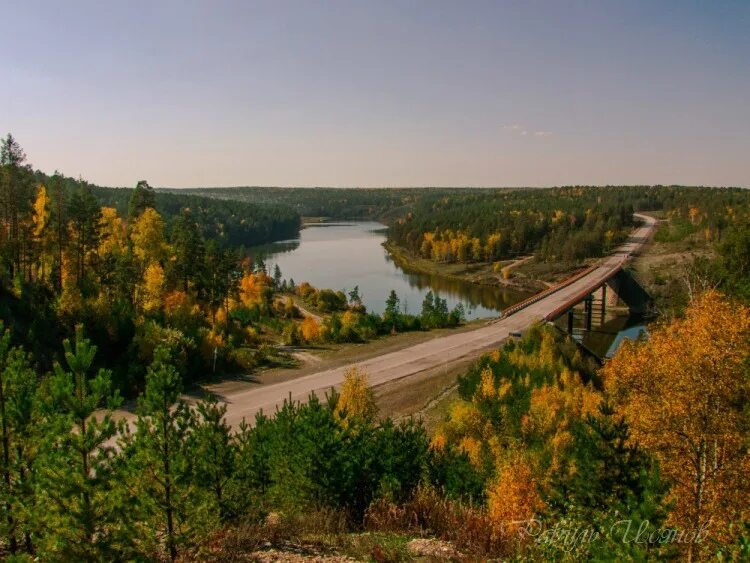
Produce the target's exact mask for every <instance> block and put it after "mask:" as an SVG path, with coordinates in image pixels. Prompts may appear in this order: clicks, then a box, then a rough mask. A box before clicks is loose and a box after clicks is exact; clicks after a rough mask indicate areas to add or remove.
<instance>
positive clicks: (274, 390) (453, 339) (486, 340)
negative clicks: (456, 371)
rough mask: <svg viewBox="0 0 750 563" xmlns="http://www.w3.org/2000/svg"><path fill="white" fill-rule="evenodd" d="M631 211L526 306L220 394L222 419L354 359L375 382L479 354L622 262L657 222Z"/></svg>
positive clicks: (327, 377)
mask: <svg viewBox="0 0 750 563" xmlns="http://www.w3.org/2000/svg"><path fill="white" fill-rule="evenodd" d="M636 216H637V217H638V218H639V219H641V220H643V221H644V222H645V224H644V225H643V226H641V227H639V228H638V229H636V230H635V231H634V232H633V233H632V235H631V236H630V237H629V238H628V240H627V241H626V242H625V243H624V244H623V245H622V246H620V247H618V249H617V250H616V251H615V252H613V253H612V254H611V255H610V256H609V257H607V258H605V259H603V260H602V261H601V263H600V264H599V266H598V267H597V268H595V269H593V270H592V271H591V272H589V273H588V274H587V275H586V276H584V277H582V278H580V279H577V280H576V281H574V282H572V283H570V284H569V285H566V286H564V287H562V288H561V289H558V290H557V291H555V292H554V293H551V294H550V295H547V296H546V297H544V298H543V299H540V300H539V301H537V302H535V303H532V304H530V305H529V306H528V307H525V308H523V309H521V310H520V311H517V312H515V313H514V314H512V315H510V316H508V317H505V318H502V319H499V320H497V321H493V322H490V323H488V324H487V325H485V326H482V327H480V328H477V329H476V330H472V331H467V332H463V333H457V334H449V335H445V336H439V337H435V338H434V339H432V340H428V341H426V342H422V343H420V344H416V345H414V346H410V347H407V348H403V349H401V350H398V351H396V352H390V353H388V354H383V355H382V356H378V357H375V358H371V359H369V360H365V361H362V362H359V363H356V364H351V365H346V366H341V367H338V368H335V369H329V370H325V371H321V372H318V373H313V374H310V375H306V376H303V377H300V378H298V379H293V380H291V381H286V382H283V383H274V384H270V385H262V386H258V387H253V388H250V389H247V390H241V391H236V392H233V393H230V394H227V395H224V396H222V397H221V398H222V399H223V400H224V401H225V402H226V403H227V422H228V423H229V424H230V425H232V426H234V425H236V424H239V423H240V421H241V420H242V419H243V418H246V419H247V420H248V422H250V421H252V420H253V418H254V417H255V414H256V413H257V412H258V411H260V410H261V409H262V410H263V411H264V412H266V413H273V412H274V411H275V410H276V406H277V405H280V404H281V403H282V402H283V401H284V399H285V398H288V397H289V396H290V395H291V397H292V399H293V400H305V399H306V398H307V397H308V396H309V395H310V393H316V394H318V396H320V397H322V396H323V395H324V393H325V392H326V391H327V390H330V389H331V387H337V386H338V385H339V384H340V383H341V382H342V381H343V378H344V372H345V371H346V370H347V369H349V368H350V367H352V366H354V365H357V366H359V367H360V368H362V369H363V370H364V371H365V372H367V374H368V375H369V378H370V384H371V385H373V386H377V385H382V384H383V383H386V382H388V381H393V380H396V379H400V378H403V377H408V376H410V375H414V374H417V373H419V372H422V371H424V370H428V369H433V368H437V367H440V366H443V365H448V364H450V363H452V362H455V361H456V360H460V359H462V358H466V357H467V356H478V355H480V354H481V353H482V352H485V351H487V350H488V349H490V348H492V347H496V346H497V345H498V344H500V343H501V342H502V341H503V340H505V339H506V338H508V336H509V335H510V333H511V332H515V331H522V330H524V329H525V328H527V327H528V326H530V325H531V324H532V323H533V322H535V321H539V320H541V319H543V318H544V317H545V316H546V315H547V314H549V313H551V312H552V311H554V310H556V309H557V308H559V307H561V306H564V305H566V304H568V302H569V301H570V300H571V299H573V298H574V297H575V296H577V295H579V294H580V293H582V292H584V291H586V290H587V289H593V288H595V287H597V286H598V285H599V284H600V283H601V282H602V280H605V279H607V278H608V277H609V276H610V275H611V274H612V273H613V272H614V271H616V270H618V269H619V268H620V267H622V265H623V264H624V263H625V262H626V261H627V260H628V258H629V256H630V254H631V253H632V252H635V251H637V250H639V249H640V248H641V246H643V244H644V243H645V242H646V241H647V240H648V239H649V237H650V236H651V235H652V233H653V230H654V227H655V225H656V220H655V219H653V218H651V217H647V216H645V215H638V214H636Z"/></svg>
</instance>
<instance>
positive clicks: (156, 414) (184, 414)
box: [133, 346, 202, 561]
mask: <svg viewBox="0 0 750 563" xmlns="http://www.w3.org/2000/svg"><path fill="white" fill-rule="evenodd" d="M180 391H181V382H180V374H179V373H178V372H177V369H176V368H175V367H174V365H173V363H172V360H171V357H170V353H169V350H168V349H167V348H166V347H164V346H159V347H158V348H157V349H156V350H155V351H154V360H153V362H152V363H151V365H150V366H149V368H148V371H147V374H146V389H145V391H144V393H143V394H142V395H141V397H140V398H139V400H138V420H137V422H136V428H137V430H136V434H135V440H134V442H133V451H134V470H135V471H136V474H137V475H142V476H144V479H142V482H141V483H140V487H141V491H140V493H139V494H140V495H141V497H142V499H141V500H142V502H144V503H146V505H147V506H148V509H147V514H146V516H145V517H147V518H151V519H152V521H153V532H154V538H153V539H154V540H157V539H158V538H159V537H164V538H165V541H164V543H165V546H164V547H165V549H166V553H167V556H168V557H169V558H170V560H171V561H174V560H175V559H176V558H177V553H178V548H179V546H181V545H183V544H185V543H187V542H188V541H189V540H190V538H191V535H193V534H194V533H195V531H196V526H194V525H193V522H194V521H197V520H199V519H200V518H201V516H202V514H201V511H202V507H201V506H200V502H199V499H198V497H199V494H198V491H196V490H195V487H194V486H193V485H192V484H191V471H192V467H191V462H192V455H191V453H190V452H189V450H188V442H189V438H190V434H191V432H192V429H193V426H194V420H193V415H192V412H191V410H190V408H189V407H188V405H187V404H186V403H185V402H184V401H183V400H181V399H180Z"/></svg>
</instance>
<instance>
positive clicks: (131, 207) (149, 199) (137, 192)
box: [128, 180, 156, 222]
mask: <svg viewBox="0 0 750 563" xmlns="http://www.w3.org/2000/svg"><path fill="white" fill-rule="evenodd" d="M155 205H156V193H155V192H154V189H153V188H152V187H151V186H149V185H148V182H147V181H146V180H139V181H138V183H137V184H136V186H135V189H134V190H133V194H132V195H131V196H130V201H129V202H128V220H129V221H130V222H132V221H134V220H135V219H137V218H138V217H140V216H141V214H142V213H143V212H144V211H145V210H146V209H148V208H154V207H155Z"/></svg>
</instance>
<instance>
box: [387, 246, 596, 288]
mask: <svg viewBox="0 0 750 563" xmlns="http://www.w3.org/2000/svg"><path fill="white" fill-rule="evenodd" d="M383 247H384V248H385V249H386V250H387V251H388V254H389V256H390V258H391V260H393V262H394V263H395V264H396V265H397V266H398V267H399V268H401V269H402V270H404V271H405V272H411V273H417V274H426V275H431V276H438V277H441V278H445V279H451V280H456V281H462V282H469V283H473V284H478V285H487V286H492V287H506V288H508V289H512V290H514V291H522V292H527V293H537V292H539V291H542V290H544V289H547V288H548V287H550V286H552V285H554V284H556V283H557V282H559V281H561V280H563V279H565V278H568V277H570V276H571V275H573V274H575V273H577V272H578V271H581V270H583V269H585V268H586V267H587V266H588V263H587V262H580V263H578V262H575V263H574V262H564V263H556V264H546V263H541V262H537V261H536V260H534V259H533V257H532V256H526V257H523V258H521V259H519V260H505V261H502V262H499V263H492V262H474V263H470V264H461V263H455V262H454V263H447V262H435V261H433V260H428V259H426V258H422V257H420V256H415V255H414V254H412V253H411V252H409V251H408V250H406V249H405V248H403V247H401V246H398V245H396V244H394V243H392V242H391V241H386V242H384V243H383ZM496 264H499V266H498V265H496ZM503 270H506V274H505V275H504V274H503ZM506 276H507V277H506Z"/></svg>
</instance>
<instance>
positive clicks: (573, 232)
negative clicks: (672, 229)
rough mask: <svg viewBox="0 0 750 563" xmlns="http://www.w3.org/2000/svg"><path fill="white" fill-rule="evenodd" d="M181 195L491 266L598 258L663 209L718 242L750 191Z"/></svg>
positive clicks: (201, 191)
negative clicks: (355, 223)
mask: <svg viewBox="0 0 750 563" xmlns="http://www.w3.org/2000/svg"><path fill="white" fill-rule="evenodd" d="M176 192H177V190H168V191H163V192H162V193H170V194H174V193H176ZM179 193H180V194H183V193H189V194H195V195H201V196H206V197H211V198H216V199H227V200H232V201H241V202H245V203H254V204H275V205H287V206H289V207H291V208H293V209H294V210H295V211H296V212H297V213H299V214H300V215H303V216H310V217H327V218H331V219H372V220H379V221H383V222H384V223H386V224H388V225H389V226H390V230H389V239H390V242H392V243H394V244H396V245H398V246H401V247H403V248H406V249H408V250H409V251H411V252H412V253H413V254H415V255H421V256H422V257H424V258H429V259H432V260H434V261H436V262H491V261H499V260H506V259H510V258H514V257H517V256H521V255H527V254H534V255H535V256H536V257H537V259H538V260H542V261H545V262H555V261H571V260H581V259H585V258H592V257H598V256H602V255H604V254H605V253H607V252H608V251H609V250H610V249H611V248H613V247H614V246H616V245H617V244H618V243H619V242H621V241H622V240H623V239H624V238H625V237H626V236H627V233H628V232H629V231H630V229H631V228H632V226H633V212H634V211H659V212H663V213H664V214H665V215H668V216H669V217H670V218H672V219H674V220H675V221H676V224H678V225H682V227H683V230H690V231H693V230H696V229H698V228H700V229H703V230H704V231H705V233H706V236H710V237H712V240H719V239H720V238H721V236H722V233H723V232H724V231H725V230H726V228H727V226H728V225H730V224H732V223H734V222H735V220H736V219H737V218H741V217H742V216H745V215H747V212H748V209H750V192H748V191H747V190H743V189H741V188H708V187H689V186H567V187H559V188H392V189H384V188H377V189H376V188H368V189H364V188H260V187H237V188H196V189H191V190H180V191H179Z"/></svg>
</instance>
